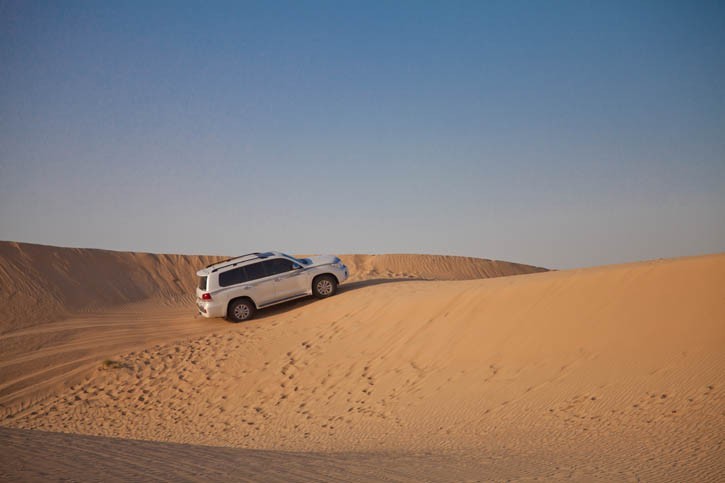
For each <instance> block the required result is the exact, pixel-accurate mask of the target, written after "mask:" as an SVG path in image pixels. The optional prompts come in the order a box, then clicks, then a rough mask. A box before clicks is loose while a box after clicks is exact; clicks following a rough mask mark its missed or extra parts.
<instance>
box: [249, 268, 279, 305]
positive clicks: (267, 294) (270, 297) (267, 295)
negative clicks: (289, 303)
mask: <svg viewBox="0 0 725 483" xmlns="http://www.w3.org/2000/svg"><path fill="white" fill-rule="evenodd" d="M244 273H245V274H246V279H247V283H245V284H244V286H245V287H249V289H248V290H249V293H248V294H247V293H245V295H249V296H250V297H252V299H253V300H254V302H255V303H256V304H257V306H261V305H265V304H268V303H271V302H273V301H274V299H275V292H274V291H275V288H274V280H273V276H272V275H271V274H269V273H267V271H266V269H265V265H264V262H257V263H252V264H250V265H246V266H245V267H244Z"/></svg>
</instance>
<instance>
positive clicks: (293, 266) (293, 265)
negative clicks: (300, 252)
mask: <svg viewBox="0 0 725 483" xmlns="http://www.w3.org/2000/svg"><path fill="white" fill-rule="evenodd" d="M300 268H302V266H301V265H298V264H296V263H293V264H292V270H298V269H300Z"/></svg>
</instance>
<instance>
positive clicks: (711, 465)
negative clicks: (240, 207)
mask: <svg viewBox="0 0 725 483" xmlns="http://www.w3.org/2000/svg"><path fill="white" fill-rule="evenodd" d="M343 258H344V259H345V261H346V263H347V264H348V265H349V266H350V268H351V271H352V272H353V274H354V277H353V278H352V279H351V281H350V282H348V283H346V284H343V285H342V286H341V290H340V293H339V294H338V295H336V296H335V297H333V298H330V299H326V300H321V301H316V300H308V299H304V300H301V301H297V302H293V303H289V304H284V305H281V306H277V307H275V308H272V309H270V310H266V311H262V312H260V314H259V316H258V317H257V318H255V319H254V320H252V321H250V322H247V323H244V324H230V323H227V322H225V321H223V320H220V319H219V320H214V319H212V320H208V319H202V318H198V317H196V316H195V314H194V311H193V309H194V307H193V303H191V302H192V299H191V297H190V295H189V294H191V293H192V292H193V287H194V283H195V279H194V271H195V269H196V268H198V267H200V266H203V265H206V264H208V263H210V262H211V261H213V260H214V258H213V257H194V256H182V255H154V254H138V253H122V252H110V251H103V250H80V249H66V248H57V247H44V246H39V245H30V244H17V243H10V242H6V243H1V244H0V287H2V292H0V297H2V299H1V300H0V301H1V302H2V303H3V307H4V310H3V316H2V317H3V318H2V323H0V354H1V355H0V418H1V419H0V421H2V423H1V424H0V426H2V427H0V445H2V451H1V452H0V455H1V456H0V477H4V478H8V479H15V480H44V479H48V478H53V479H61V478H69V479H76V480H127V479H141V480H148V479H159V480H171V479H173V480H188V481H208V480H250V481H254V480H264V481H309V480H314V481H341V480H356V481H380V480H386V481H464V480H468V481H531V480H535V479H539V480H545V481H595V480H596V481H721V480H722V475H723V474H725V449H724V448H723V441H724V440H725V404H724V401H723V395H724V394H725V392H723V384H725V351H724V350H723V348H725V254H719V255H708V256H701V257H690V258H680V259H672V260H654V261H646V262H640V263H632V264H625V265H614V266H604V267H593V268H587V269H578V270H564V271H549V272H547V271H543V270H542V269H540V268H537V267H530V266H526V265H519V264H511V263H507V262H498V261H491V260H483V259H472V258H461V257H436V256H424V255H381V256H372V255H348V256H345V257H343ZM85 281H90V282H92V283H87V282H85Z"/></svg>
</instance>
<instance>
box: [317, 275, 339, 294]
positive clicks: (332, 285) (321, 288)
mask: <svg viewBox="0 0 725 483" xmlns="http://www.w3.org/2000/svg"><path fill="white" fill-rule="evenodd" d="M336 292H337V279H336V278H335V277H333V276H332V275H320V276H319V277H315V279H314V280H313V281H312V294H313V295H314V296H315V297H317V298H318V299H324V298H327V297H332V296H333V295H335V293H336Z"/></svg>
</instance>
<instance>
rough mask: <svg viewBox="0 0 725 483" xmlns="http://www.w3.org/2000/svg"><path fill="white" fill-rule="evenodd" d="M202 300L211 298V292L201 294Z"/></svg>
mask: <svg viewBox="0 0 725 483" xmlns="http://www.w3.org/2000/svg"><path fill="white" fill-rule="evenodd" d="M201 299H202V300H211V294H210V293H203V294H201Z"/></svg>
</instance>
